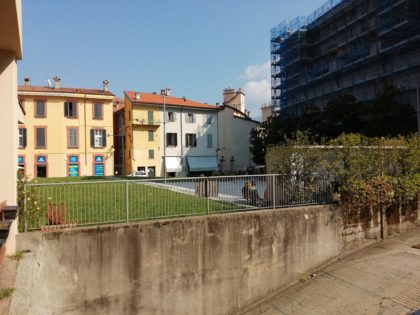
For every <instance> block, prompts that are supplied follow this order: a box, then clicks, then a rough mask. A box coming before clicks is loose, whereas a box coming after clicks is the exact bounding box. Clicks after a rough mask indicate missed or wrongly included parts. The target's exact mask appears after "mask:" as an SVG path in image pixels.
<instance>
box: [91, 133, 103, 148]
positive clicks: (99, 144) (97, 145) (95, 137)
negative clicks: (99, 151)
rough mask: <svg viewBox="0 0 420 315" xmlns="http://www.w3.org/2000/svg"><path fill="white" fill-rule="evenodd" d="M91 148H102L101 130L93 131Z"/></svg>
mask: <svg viewBox="0 0 420 315" xmlns="http://www.w3.org/2000/svg"><path fill="white" fill-rule="evenodd" d="M93 140H94V142H93V146H94V147H95V148H102V147H103V143H104V142H103V140H102V129H94V131H93Z"/></svg>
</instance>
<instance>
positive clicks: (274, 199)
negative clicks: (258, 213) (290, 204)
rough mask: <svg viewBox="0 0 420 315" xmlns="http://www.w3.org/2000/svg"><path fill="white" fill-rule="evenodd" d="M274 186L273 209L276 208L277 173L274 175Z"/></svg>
mask: <svg viewBox="0 0 420 315" xmlns="http://www.w3.org/2000/svg"><path fill="white" fill-rule="evenodd" d="M272 186H273V209H276V188H275V186H276V175H273V181H272Z"/></svg>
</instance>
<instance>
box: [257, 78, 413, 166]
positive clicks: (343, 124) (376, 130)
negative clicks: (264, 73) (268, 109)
mask: <svg viewBox="0 0 420 315" xmlns="http://www.w3.org/2000/svg"><path fill="white" fill-rule="evenodd" d="M401 92H402V90H401V89H399V88H396V87H394V86H388V87H386V88H385V89H384V90H383V92H381V93H379V94H378V95H377V96H376V98H375V99H373V100H371V101H366V102H360V101H357V100H356V99H355V98H354V97H353V96H352V95H342V96H339V97H337V98H335V99H333V100H331V101H330V102H329V103H328V104H327V106H326V107H325V108H323V109H321V108H320V107H318V106H317V105H316V104H312V105H310V106H307V107H306V108H305V109H304V111H303V113H301V114H300V115H296V114H281V115H280V116H278V117H274V118H273V119H271V121H269V122H266V123H264V124H262V125H261V126H259V127H257V128H256V129H255V130H253V132H252V133H251V148H250V150H251V152H252V154H253V156H254V161H255V162H256V163H257V164H264V158H265V153H266V149H267V147H269V146H271V145H279V144H286V143H287V139H290V138H293V136H294V135H295V134H296V132H297V131H309V132H310V134H311V140H312V141H313V142H315V143H318V144H320V143H325V142H326V141H328V140H331V139H335V138H337V137H339V136H340V134H343V133H344V134H350V133H356V134H360V135H363V136H366V137H398V136H408V135H409V134H411V133H414V132H415V131H416V128H417V118H416V117H417V115H416V111H415V110H414V108H413V107H412V106H411V105H409V104H404V103H402V102H400V101H399V100H398V97H399V96H400V95H401ZM257 129H258V130H257Z"/></svg>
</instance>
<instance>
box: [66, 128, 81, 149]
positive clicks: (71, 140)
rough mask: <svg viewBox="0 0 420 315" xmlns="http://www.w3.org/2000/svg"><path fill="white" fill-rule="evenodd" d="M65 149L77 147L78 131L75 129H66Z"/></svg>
mask: <svg viewBox="0 0 420 315" xmlns="http://www.w3.org/2000/svg"><path fill="white" fill-rule="evenodd" d="M67 147H68V148H78V147H79V129H78V128H77V127H70V128H67Z"/></svg>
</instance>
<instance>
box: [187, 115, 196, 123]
mask: <svg viewBox="0 0 420 315" xmlns="http://www.w3.org/2000/svg"><path fill="white" fill-rule="evenodd" d="M185 122H186V123H194V122H195V116H194V114H192V113H187V115H185Z"/></svg>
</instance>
